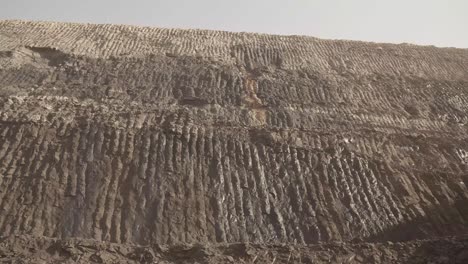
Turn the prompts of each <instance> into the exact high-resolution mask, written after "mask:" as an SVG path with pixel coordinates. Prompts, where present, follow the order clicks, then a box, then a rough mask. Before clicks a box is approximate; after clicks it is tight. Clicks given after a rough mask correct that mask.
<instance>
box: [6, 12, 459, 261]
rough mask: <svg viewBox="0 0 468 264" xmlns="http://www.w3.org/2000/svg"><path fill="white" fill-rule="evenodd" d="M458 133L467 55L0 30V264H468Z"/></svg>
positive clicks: (97, 28)
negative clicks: (144, 263)
mask: <svg viewBox="0 0 468 264" xmlns="http://www.w3.org/2000/svg"><path fill="white" fill-rule="evenodd" d="M467 132H468V50H466V49H455V48H436V47H432V46H415V45H408V44H400V45H394V44H377V43H365V42H356V41H337V40H322V39H317V38H312V37H304V36H276V35H262V34H250V33H228V32H221V31H206V30H179V29H160V28H149V27H135V26H120V25H93V24H73V23H52V22H26V21H0V236H1V237H3V238H2V239H1V240H0V260H5V261H13V262H20V263H21V261H25V262H28V261H29V262H31V263H38V262H40V261H44V263H49V262H53V261H56V262H57V263H61V262H63V261H68V262H81V263H87V262H107V263H115V262H125V263H126V262H132V261H133V262H135V263H138V262H149V263H150V262H157V263H192V262H193V263H195V262H198V263H229V262H237V263H242V262H244V263H429V262H430V261H432V263H467V261H468V248H467V234H468V224H467V221H468V189H467V186H468V140H467V139H468V133H467ZM122 252H123V253H122ZM327 261H328V262H327ZM428 261H429V262H428Z"/></svg>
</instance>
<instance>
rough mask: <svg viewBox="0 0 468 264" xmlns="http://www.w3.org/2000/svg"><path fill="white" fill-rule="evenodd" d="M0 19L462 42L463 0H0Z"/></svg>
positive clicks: (465, 35) (467, 29)
mask: <svg viewBox="0 0 468 264" xmlns="http://www.w3.org/2000/svg"><path fill="white" fill-rule="evenodd" d="M0 19H28V20H47V21H69V22H90V23H117V24H133V25H148V26H158V27H170V28H203V29H220V30H228V31H249V32H263V33H275V34H287V35H310V36H315V37H320V38H327V39H355V40H366V41H375V42H392V43H402V42H407V43H415V44H425V45H435V46H443V47H460V48H468V0H290V1H287V0H229V1H228V0H170V1H169V0H166V1H160V0H73V1H70V0H0Z"/></svg>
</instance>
